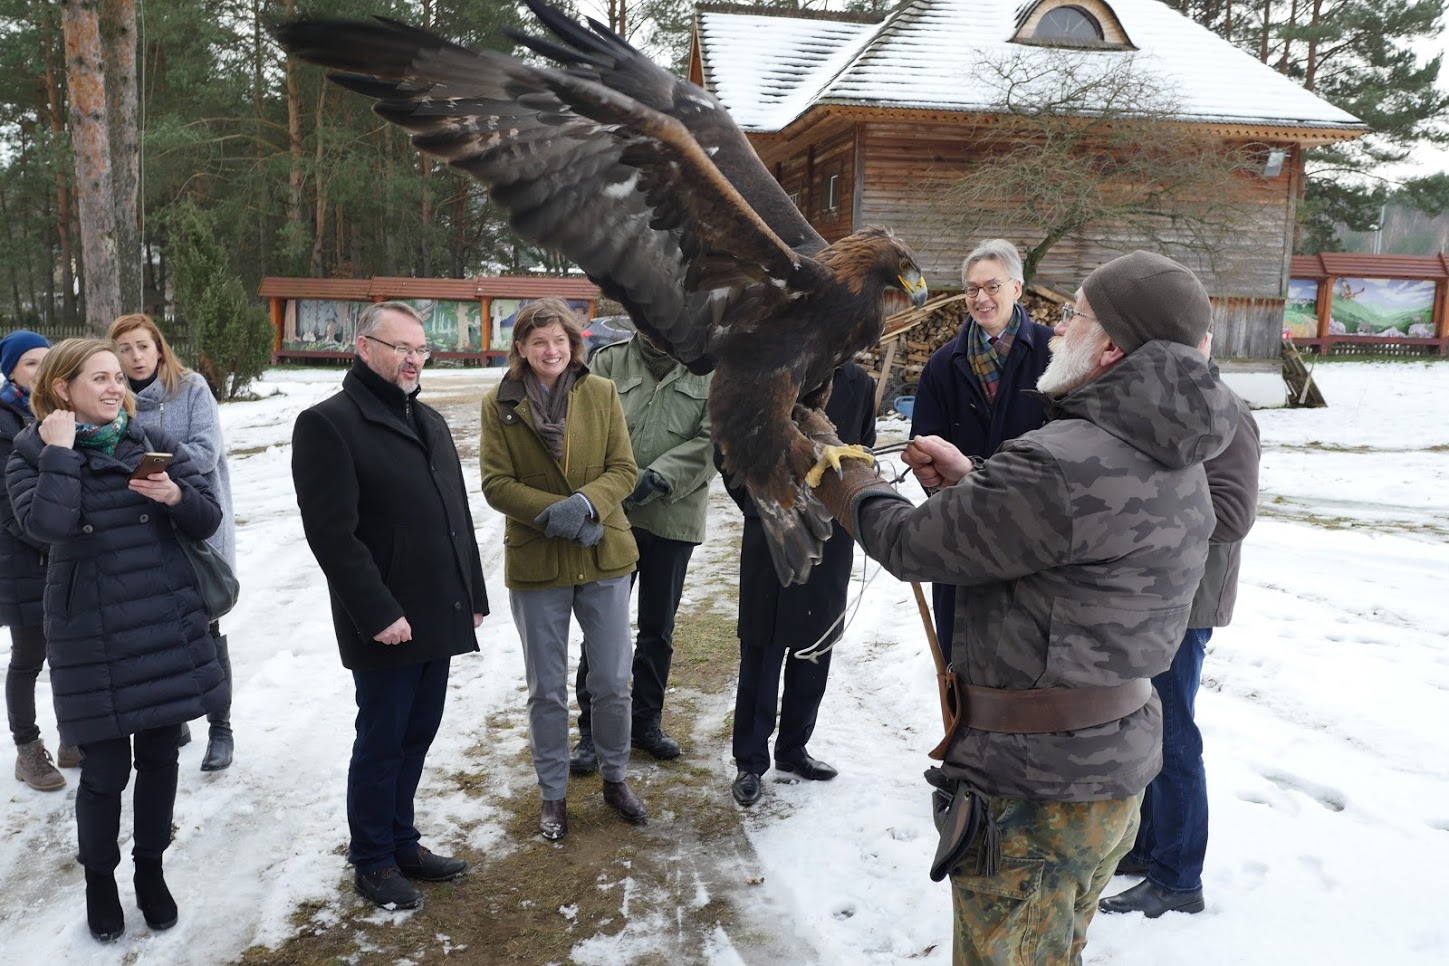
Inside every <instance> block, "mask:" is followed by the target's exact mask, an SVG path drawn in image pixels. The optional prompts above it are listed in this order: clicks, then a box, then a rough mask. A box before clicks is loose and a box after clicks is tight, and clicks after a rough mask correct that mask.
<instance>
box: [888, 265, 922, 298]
mask: <svg viewBox="0 0 1449 966" xmlns="http://www.w3.org/2000/svg"><path fill="white" fill-rule="evenodd" d="M896 280H897V281H899V282H900V283H901V291H903V292H905V293H906V295H908V296H910V299H911V304H912V305H914V306H915V307H916V308H920V307H921V306H922V305H924V304H925V302H926V296H927V295H928V294H929V293H927V291H926V279H925V276H923V275H922V274H921V270H920V269H919V268H916V267H915V266H914V265H913V266H911V267H910V268H908V269H906V270H905V271H903V272H901V274H899V275H897V276H896Z"/></svg>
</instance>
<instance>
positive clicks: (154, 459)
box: [131, 453, 173, 480]
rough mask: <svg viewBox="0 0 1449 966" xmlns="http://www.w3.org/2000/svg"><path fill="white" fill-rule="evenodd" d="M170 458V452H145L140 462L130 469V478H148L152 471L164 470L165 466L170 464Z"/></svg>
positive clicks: (160, 471)
mask: <svg viewBox="0 0 1449 966" xmlns="http://www.w3.org/2000/svg"><path fill="white" fill-rule="evenodd" d="M172 458H173V457H172V455H171V454H170V453H147V454H146V455H144V456H142V457H141V462H140V463H138V464H137V465H136V468H135V469H134V470H132V471H131V479H133V480H149V479H150V478H151V474H152V473H164V472H166V467H168V466H170V465H171V460H172Z"/></svg>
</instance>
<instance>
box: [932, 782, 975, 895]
mask: <svg viewBox="0 0 1449 966" xmlns="http://www.w3.org/2000/svg"><path fill="white" fill-rule="evenodd" d="M926 781H928V782H930V783H931V785H932V786H933V787H934V789H935V791H933V792H931V813H932V818H933V819H934V820H935V822H936V831H937V832H938V833H939V834H940V840H939V841H938V842H937V843H936V855H935V857H934V858H932V859H931V881H932V882H940V881H941V880H942V879H944V878H946V876H947V875H949V874H950V873H951V870H952V869H954V868H955V867H956V866H957V865H958V864H959V863H960V862H961V858H962V857H963V856H964V855H965V854H966V850H967V849H968V848H970V847H971V843H972V842H974V841H975V840H976V836H977V835H978V834H979V833H980V831H981V811H982V808H981V799H980V797H979V796H977V795H974V794H972V792H971V786H969V785H967V784H966V783H965V782H960V781H956V780H955V779H954V778H948V777H946V774H945V772H943V771H941V769H939V768H927V769H926Z"/></svg>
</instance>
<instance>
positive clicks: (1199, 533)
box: [853, 341, 1238, 801]
mask: <svg viewBox="0 0 1449 966" xmlns="http://www.w3.org/2000/svg"><path fill="white" fill-rule="evenodd" d="M1048 415H1049V419H1050V421H1049V422H1048V423H1047V424H1046V425H1045V426H1043V427H1042V428H1041V429H1038V430H1033V431H1031V432H1029V433H1026V434H1025V435H1023V436H1020V437H1018V438H1017V439H1014V440H1010V441H1008V442H1007V443H1005V444H1003V446H1002V447H1001V449H1000V450H999V451H998V452H997V453H996V454H995V455H994V456H992V457H991V458H990V459H988V460H986V461H985V462H984V463H983V464H982V465H980V466H979V467H978V468H977V469H976V470H975V471H974V472H972V473H969V474H968V475H967V476H966V477H965V479H963V480H961V481H960V482H959V483H957V484H956V485H955V486H952V487H947V488H945V489H943V490H941V491H940V492H939V493H937V494H936V495H935V496H933V497H931V498H930V499H929V500H927V501H926V502H925V503H923V504H921V505H920V506H912V505H911V504H910V502H909V501H907V500H906V499H905V498H904V497H901V498H899V499H891V498H889V494H885V498H880V496H881V494H880V491H866V493H865V494H862V496H861V499H860V501H859V503H858V504H857V506H856V507H855V508H853V510H854V514H855V521H856V533H857V534H858V539H859V540H860V543H861V545H862V546H863V547H864V548H865V550H866V552H867V553H868V554H870V556H872V557H874V558H875V559H876V560H879V561H880V562H881V564H882V565H883V566H884V567H885V568H886V570H888V571H890V572H891V573H892V574H894V575H895V576H896V577H898V578H900V579H901V580H916V581H926V580H931V581H937V582H940V583H948V584H955V585H957V586H958V587H959V588H961V589H960V590H959V591H958V593H957V596H956V625H955V626H956V631H955V639H954V640H953V641H952V644H951V658H952V664H953V665H954V667H955V670H956V672H957V674H958V675H961V676H962V677H963V678H964V679H965V681H966V682H967V683H970V684H977V685H983V686H986V687H994V688H1017V689H1029V688H1047V687H1082V686H1085V685H1115V684H1120V683H1122V682H1123V681H1126V680H1129V679H1131V678H1139V677H1151V676H1153V675H1155V674H1159V673H1161V672H1163V671H1165V670H1167V667H1168V665H1169V664H1171V662H1172V656H1173V653H1174V652H1175V651H1176V650H1177V646H1178V643H1179V642H1180V640H1181V639H1182V635H1183V632H1184V631H1185V630H1186V628H1187V617H1188V611H1189V608H1190V606H1191V604H1192V599H1193V593H1194V591H1195V590H1196V589H1197V585H1198V581H1199V579H1200V578H1201V577H1202V574H1203V561H1204V559H1205V557H1206V555H1207V544H1208V537H1209V535H1210V534H1211V533H1212V531H1213V509H1212V503H1211V500H1210V498H1209V495H1208V486H1207V478H1206V476H1205V474H1204V472H1203V469H1202V465H1201V464H1202V462H1203V460H1205V459H1208V458H1210V457H1212V456H1215V455H1216V454H1217V453H1218V452H1219V451H1221V450H1222V448H1223V447H1224V446H1225V445H1226V443H1227V441H1228V440H1229V439H1230V438H1231V436H1232V433H1233V430H1234V428H1235V426H1236V424H1237V420H1238V410H1237V408H1236V405H1235V403H1234V401H1233V399H1232V394H1231V392H1230V391H1229V390H1228V389H1226V388H1225V387H1224V386H1223V385H1222V384H1221V383H1220V382H1218V381H1217V380H1216V379H1215V378H1214V377H1213V375H1212V373H1211V372H1210V371H1209V369H1208V366H1207V362H1206V360H1205V359H1203V357H1202V356H1201V355H1199V354H1198V353H1197V352H1196V351H1194V350H1192V349H1189V348H1186V347H1184V346H1179V345H1176V344H1172V343H1167V342H1160V341H1159V342H1149V343H1147V344H1146V345H1144V346H1142V347H1141V348H1139V349H1137V350H1136V351H1135V352H1133V353H1132V354H1131V355H1129V356H1128V357H1127V358H1125V359H1123V360H1122V361H1121V362H1120V363H1118V364H1117V365H1116V366H1114V367H1113V368H1112V369H1110V370H1108V371H1107V372H1105V373H1104V374H1102V375H1101V376H1099V377H1097V378H1096V379H1093V380H1091V381H1090V382H1088V383H1086V384H1085V385H1083V386H1081V387H1079V388H1078V389H1076V390H1074V391H1073V392H1071V393H1068V394H1067V395H1066V396H1065V397H1063V398H1061V399H1059V400H1055V401H1053V402H1052V403H1050V404H1049V407H1048ZM873 496H874V497H876V498H872V497H873ZM1161 728H1162V713H1161V706H1160V704H1159V702H1158V700H1157V697H1156V695H1155V694H1154V695H1153V697H1152V699H1151V700H1150V701H1149V702H1148V704H1147V705H1146V706H1145V707H1143V708H1142V709H1141V710H1139V711H1136V712H1134V713H1133V714H1130V715H1128V716H1127V717H1125V718H1122V719H1120V720H1117V721H1112V722H1109V723H1107V724H1104V725H1100V726H1097V727H1093V728H1087V729H1083V730H1080V731H1074V732H1063V733H1055V734H1042V735H1016V734H996V733H989V732H983V731H975V730H971V729H964V728H963V729H961V730H960V731H958V732H957V734H956V736H955V738H954V739H953V741H952V743H951V746H950V749H949V751H948V753H947V757H946V763H945V769H946V771H947V773H948V774H951V775H952V776H953V777H956V778H963V779H966V780H968V781H970V782H972V783H973V784H974V785H976V787H978V788H979V789H981V790H982V791H983V792H985V793H987V794H989V795H995V796H1002V797H1007V798H1024V799H1043V800H1054V801H1096V800H1101V799H1111V798H1122V797H1125V796H1128V795H1133V794H1136V793H1137V792H1139V791H1141V790H1142V789H1143V788H1144V787H1146V785H1147V783H1148V782H1149V781H1150V780H1151V779H1152V777H1153V776H1154V775H1155V774H1156V773H1157V772H1158V770H1159V769H1160V767H1161V758H1162V753H1161Z"/></svg>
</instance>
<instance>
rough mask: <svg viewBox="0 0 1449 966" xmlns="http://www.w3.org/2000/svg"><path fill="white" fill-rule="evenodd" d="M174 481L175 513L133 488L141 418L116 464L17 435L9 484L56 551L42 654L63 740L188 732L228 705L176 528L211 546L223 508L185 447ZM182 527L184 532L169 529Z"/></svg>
mask: <svg viewBox="0 0 1449 966" xmlns="http://www.w3.org/2000/svg"><path fill="white" fill-rule="evenodd" d="M150 443H151V447H152V448H155V449H160V450H166V451H169V452H172V453H175V454H176V459H175V462H173V463H172V464H171V468H170V470H168V472H169V473H170V474H171V478H172V479H173V480H175V481H176V483H177V484H178V485H179V486H180V487H181V494H182V496H181V502H180V503H178V504H177V505H176V506H174V507H167V506H165V505H163V504H161V503H157V502H156V501H154V500H150V499H147V498H146V497H143V496H141V495H140V494H137V493H134V492H132V491H131V489H130V488H129V487H128V486H127V483H128V481H129V478H130V474H131V470H132V469H134V468H135V466H136V465H137V464H138V463H140V461H141V454H142V453H144V452H145V451H146V449H147V447H146V445H145V444H144V443H143V442H142V436H141V430H140V428H139V427H138V426H136V425H135V424H134V423H133V424H132V425H131V426H130V427H128V428H127V430H126V434H125V435H124V436H122V438H121V440H120V441H119V443H118V444H117V445H116V455H115V456H108V455H106V454H105V453H104V452H103V451H101V450H98V449H89V448H77V449H67V448H65V447H63V446H47V445H45V443H44V441H43V440H42V439H41V438H40V434H39V433H38V432H37V430H36V427H34V426H31V427H29V428H27V429H25V430H24V431H22V432H21V433H20V435H18V436H17V437H16V438H15V451H14V453H13V454H12V455H11V457H10V461H9V463H8V465H7V469H6V475H5V482H6V486H7V488H8V489H9V491H10V501H11V504H12V506H13V508H14V511H15V516H16V518H17V519H18V520H19V521H20V525H21V527H22V528H23V529H24V530H25V532H26V534H28V535H29V536H30V537H31V538H32V539H34V540H38V541H41V542H44V543H47V544H49V545H50V564H49V567H48V568H47V571H46V582H45V636H46V641H47V643H48V647H47V653H46V657H47V658H48V660H49V662H50V685H51V691H52V693H53V694H54V696H55V716H56V719H57V724H59V726H60V737H61V740H62V741H63V742H64V743H66V744H68V745H80V744H87V743H89V742H95V741H104V740H107V739H111V738H120V737H123V736H125V735H130V734H135V733H136V732H138V731H143V730H145V729H147V728H157V727H161V726H163V725H170V724H180V723H181V722H183V721H190V720H191V719H193V718H199V717H201V716H202V715H204V714H207V713H209V712H212V711H219V710H221V709H223V708H225V707H226V706H227V703H228V698H229V694H228V686H227V683H226V677H225V675H224V674H223V673H222V670H221V665H220V664H218V663H217V660H216V642H215V641H213V640H212V638H211V635H210V634H209V633H208V632H207V623H208V621H207V617H206V613H205V611H204V610H203V609H202V604H201V597H200V596H199V595H198V594H197V592H196V584H195V577H194V575H193V573H192V570H191V564H190V563H189V562H188V561H187V558H186V555H185V553H184V552H183V551H182V549H181V546H180V544H178V543H177V534H176V528H179V529H180V530H181V531H182V532H184V533H186V534H188V535H190V536H192V537H195V538H197V539H205V538H206V537H208V536H210V535H211V533H212V532H213V531H215V530H216V528H217V525H218V524H219V523H220V522H221V508H220V506H219V505H218V503H217V500H216V496H215V495H214V494H213V493H212V492H211V490H210V488H208V487H207V485H206V481H205V479H204V478H203V477H202V476H201V474H200V473H198V472H197V470H196V467H195V465H194V464H193V463H192V462H191V461H190V459H188V458H187V456H186V452H185V450H184V449H183V448H182V447H180V446H179V445H177V444H176V443H175V441H174V440H171V439H169V438H168V437H166V436H164V435H162V434H156V433H153V434H151V436H150ZM173 524H174V525H175V528H173Z"/></svg>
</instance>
